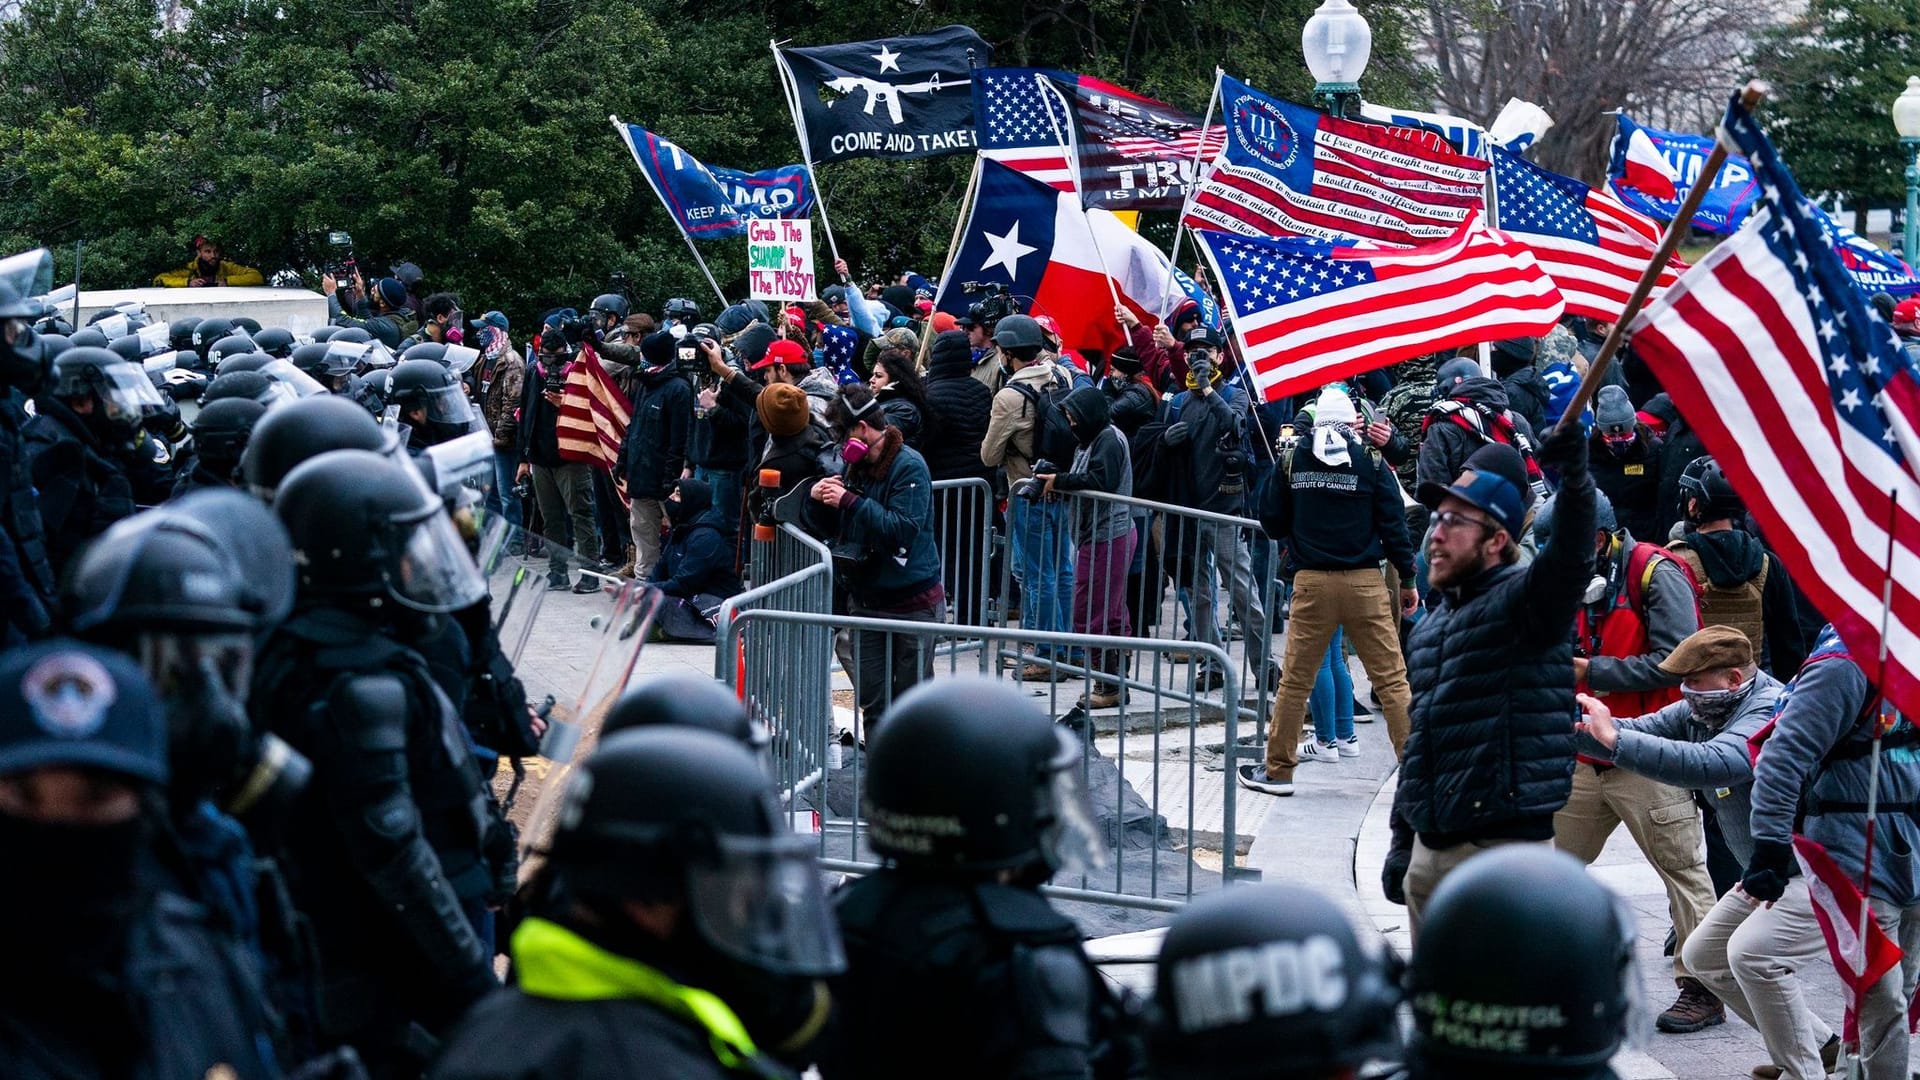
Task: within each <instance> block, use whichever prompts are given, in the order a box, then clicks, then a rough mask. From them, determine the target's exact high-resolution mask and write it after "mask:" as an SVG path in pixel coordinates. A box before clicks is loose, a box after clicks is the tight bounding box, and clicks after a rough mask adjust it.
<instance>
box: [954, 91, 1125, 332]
mask: <svg viewBox="0 0 1920 1080" xmlns="http://www.w3.org/2000/svg"><path fill="white" fill-rule="evenodd" d="M1033 80H1034V81H1035V82H1037V83H1039V84H1040V90H1041V92H1042V93H1045V94H1049V95H1051V96H1052V100H1054V101H1058V102H1059V103H1060V109H1061V111H1063V112H1065V111H1066V110H1068V109H1071V108H1072V107H1073V106H1071V105H1069V104H1067V98H1066V95H1065V94H1062V93H1061V92H1060V91H1059V90H1057V89H1055V88H1054V85H1053V82H1052V81H1051V80H1049V79H1048V78H1047V77H1046V76H1045V75H1041V74H1038V73H1036V74H1035V75H1034V76H1033ZM1067 122H1068V123H1069V124H1071V123H1072V122H1073V117H1072V115H1071V114H1069V115H1068V117H1067ZM1047 123H1049V124H1052V125H1053V137H1054V139H1056V140H1057V141H1058V142H1059V143H1060V149H1062V150H1065V151H1066V152H1067V171H1068V172H1069V173H1072V174H1073V201H1074V202H1076V203H1078V204H1080V219H1081V220H1082V221H1086V217H1087V197H1086V194H1085V193H1084V192H1083V191H1082V190H1081V188H1080V148H1079V145H1078V140H1076V139H1074V138H1072V137H1071V136H1068V135H1063V134H1061V132H1060V121H1059V120H1056V119H1054V115H1053V109H1052V108H1051V107H1049V108H1048V109H1047ZM976 157H977V155H976ZM1087 235H1088V236H1090V237H1093V257H1094V259H1095V260H1096V261H1098V262H1099V263H1100V276H1101V277H1103V278H1106V279H1107V295H1108V296H1110V297H1112V298H1113V306H1114V307H1115V308H1116V309H1117V308H1119V306H1120V290H1119V288H1118V287H1116V286H1115V285H1114V283H1113V273H1112V272H1111V271H1109V270H1108V269H1107V253H1106V252H1104V251H1102V250H1100V238H1099V237H1097V236H1094V235H1093V223H1092V222H1090V221H1089V222H1087ZM1113 321H1114V322H1115V323H1118V324H1119V326H1120V337H1121V339H1122V340H1126V338H1127V324H1126V323H1124V322H1121V321H1120V317H1119V316H1118V315H1115V316H1114V318H1113ZM1061 345H1062V346H1065V345H1066V342H1065V341H1062V342H1061Z"/></svg>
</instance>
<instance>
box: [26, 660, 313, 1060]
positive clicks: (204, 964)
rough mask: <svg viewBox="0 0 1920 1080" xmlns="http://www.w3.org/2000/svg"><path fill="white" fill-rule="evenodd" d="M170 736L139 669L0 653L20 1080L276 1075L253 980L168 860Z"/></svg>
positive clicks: (262, 998) (246, 965)
mask: <svg viewBox="0 0 1920 1080" xmlns="http://www.w3.org/2000/svg"><path fill="white" fill-rule="evenodd" d="M166 782H167V728H166V719H165V714H164V713H163V712H162V709H161V705H160V701H159V698H158V697H157V696H156V695H155V694H154V692H153V688H152V686H151V685H150V684H149V683H148V682H147V679H146V676H144V675H143V674H141V671H140V668H139V667H138V666H136V665H135V664H134V663H133V661H131V660H129V659H128V658H126V657H125V656H122V655H120V654H119V653H114V652H108V651H107V650H104V649H99V648H95V647H93V646H89V645H82V644H80V643H79V642H75V641H70V640H52V641H47V642H42V643H41V644H38V645H31V646H26V647H23V648H19V649H14V650H12V651H9V652H7V653H4V654H0V850H4V851H5V852H6V853H7V863H8V869H9V872H10V874H11V877H10V878H9V887H8V888H6V889H4V890H0V928H4V933H5V934H6V937H5V939H4V941H3V942H0V949H4V951H5V954H6V957H7V964H8V978H6V979H0V1061H4V1062H6V1074H7V1075H8V1076H10V1077H53V1076H61V1077H66V1076H225V1077H234V1078H254V1077H263V1078H264V1077H277V1076H279V1075H280V1071H279V1068H278V1066H277V1065H276V1063H275V1062H274V1061H273V1060H272V1057H271V1051H270V1050H269V1049H268V1047H270V1046H271V1045H272V1041H271V1038H270V1036H271V1033H272V1025H271V1024H270V1022H269V1019H268V1017H267V1016H266V1015H265V1014H264V1007H263V1006H262V1004H261V1003H262V1002H263V1001H265V1000H266V995H265V994H264V992H263V990H262V988H261V987H260V985H259V984H258V983H257V981H255V980H256V979H257V978H258V975H257V974H256V973H255V971H256V969H255V967H254V965H252V964H251V963H250V962H249V961H248V960H247V959H246V958H244V957H243V956H241V955H240V954H239V953H237V952H236V951H235V949H234V947H233V945H232V943H231V940H230V939H229V938H228V937H227V936H226V935H223V934H219V933H216V932H214V931H213V930H212V929H211V928H210V927H209V926H208V925H207V923H206V918H207V916H206V909H204V908H203V907H201V906H200V905H199V904H197V903H194V902H192V901H190V900H188V899H186V898H185V897H183V896H180V895H178V894H176V893H175V892H174V891H173V890H171V889H170V888H168V887H167V886H166V884H165V881H166V879H167V875H166V873H165V871H164V870H162V869H161V866H162V853H161V852H160V850H159V847H160V843H161V841H160V840H159V837H160V836H162V835H163V831H162V825H161V823H162V821H163V820H164V815H165V809H164V805H165V804H164V800H165V795H164V791H165V786H166Z"/></svg>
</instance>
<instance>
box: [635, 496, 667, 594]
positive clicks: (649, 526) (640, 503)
mask: <svg viewBox="0 0 1920 1080" xmlns="http://www.w3.org/2000/svg"><path fill="white" fill-rule="evenodd" d="M627 516H628V520H629V522H630V523H631V524H632V525H633V579H634V580H635V581H645V580H647V574H648V572H649V571H651V570H652V569H653V564H654V563H657V562H659V561H660V527H661V525H662V524H664V523H665V521H666V508H665V507H663V506H661V505H660V500H659V499H635V500H633V507H632V508H631V509H630V510H629V511H628V515H627Z"/></svg>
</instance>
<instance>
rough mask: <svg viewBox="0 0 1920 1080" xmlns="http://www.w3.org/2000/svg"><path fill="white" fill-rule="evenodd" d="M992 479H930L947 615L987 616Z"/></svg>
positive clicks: (965, 620)
mask: <svg viewBox="0 0 1920 1080" xmlns="http://www.w3.org/2000/svg"><path fill="white" fill-rule="evenodd" d="M993 504H994V499H993V485H992V484H991V483H988V482H987V481H985V480H981V479H978V478H974V479H965V480H935V481H934V482H933V529H934V537H935V543H936V544H937V545H938V546H939V548H940V581H941V583H942V584H943V585H945V586H946V590H947V621H948V622H953V623H959V624H961V625H963V626H978V625H982V624H985V623H987V622H988V619H987V600H988V596H989V591H990V586H991V584H992V581H993V578H992V574H991V567H992V563H993V540H994V537H995V525H994V505H993Z"/></svg>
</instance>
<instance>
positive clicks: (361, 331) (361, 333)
mask: <svg viewBox="0 0 1920 1080" xmlns="http://www.w3.org/2000/svg"><path fill="white" fill-rule="evenodd" d="M327 340H328V341H352V342H358V343H359V344H362V345H365V344H366V343H367V342H369V341H372V340H373V335H372V334H371V333H369V332H368V331H367V330H366V329H365V328H364V327H359V326H343V327H341V328H340V329H338V330H335V331H334V332H333V336H332V337H329V338H327Z"/></svg>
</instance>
